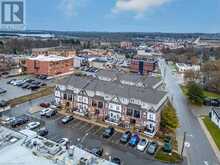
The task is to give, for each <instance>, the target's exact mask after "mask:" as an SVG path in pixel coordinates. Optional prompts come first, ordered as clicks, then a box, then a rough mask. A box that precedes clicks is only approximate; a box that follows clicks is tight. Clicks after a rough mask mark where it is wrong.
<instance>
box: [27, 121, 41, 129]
mask: <svg viewBox="0 0 220 165" xmlns="http://www.w3.org/2000/svg"><path fill="white" fill-rule="evenodd" d="M39 126H40V122H31V123H28V124H27V127H26V128H27V129H31V130H32V129H35V128H37V127H39Z"/></svg>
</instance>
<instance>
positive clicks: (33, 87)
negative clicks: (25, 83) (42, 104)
mask: <svg viewBox="0 0 220 165" xmlns="http://www.w3.org/2000/svg"><path fill="white" fill-rule="evenodd" d="M39 88H40V86H39V85H31V86H30V88H29V89H31V90H32V91H34V90H37V89H39Z"/></svg>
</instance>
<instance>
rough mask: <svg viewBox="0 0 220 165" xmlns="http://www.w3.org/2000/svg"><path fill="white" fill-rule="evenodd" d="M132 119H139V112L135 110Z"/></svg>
mask: <svg viewBox="0 0 220 165" xmlns="http://www.w3.org/2000/svg"><path fill="white" fill-rule="evenodd" d="M134 117H135V118H140V117H141V114H140V111H137V110H135V111H134Z"/></svg>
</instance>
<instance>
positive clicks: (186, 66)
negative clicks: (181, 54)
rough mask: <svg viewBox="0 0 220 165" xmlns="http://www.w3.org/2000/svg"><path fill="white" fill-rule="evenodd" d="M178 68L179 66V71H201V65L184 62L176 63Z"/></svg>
mask: <svg viewBox="0 0 220 165" xmlns="http://www.w3.org/2000/svg"><path fill="white" fill-rule="evenodd" d="M176 68H177V71H178V72H180V73H184V72H186V71H189V70H192V71H200V65H190V64H184V63H176Z"/></svg>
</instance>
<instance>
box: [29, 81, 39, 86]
mask: <svg viewBox="0 0 220 165" xmlns="http://www.w3.org/2000/svg"><path fill="white" fill-rule="evenodd" d="M40 83H41V82H40V81H32V83H31V84H32V85H40Z"/></svg>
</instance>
